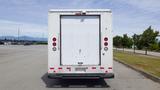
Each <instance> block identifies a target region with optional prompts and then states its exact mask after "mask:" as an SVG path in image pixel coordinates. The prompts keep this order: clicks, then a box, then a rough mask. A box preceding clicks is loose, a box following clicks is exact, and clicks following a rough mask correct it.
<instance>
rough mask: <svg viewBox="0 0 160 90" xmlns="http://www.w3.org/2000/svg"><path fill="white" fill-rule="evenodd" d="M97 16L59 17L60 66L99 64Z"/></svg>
mask: <svg viewBox="0 0 160 90" xmlns="http://www.w3.org/2000/svg"><path fill="white" fill-rule="evenodd" d="M99 19H100V17H99V16H61V63H62V65H79V64H78V63H83V64H82V65H98V64H99V63H100V60H99V59H100V55H99V54H100V52H99V50H100V45H99V44H100V42H99Z"/></svg>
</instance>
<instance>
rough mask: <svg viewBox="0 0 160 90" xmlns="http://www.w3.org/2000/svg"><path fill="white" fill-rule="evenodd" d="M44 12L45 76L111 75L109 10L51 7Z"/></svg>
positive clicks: (100, 76)
mask: <svg viewBox="0 0 160 90" xmlns="http://www.w3.org/2000/svg"><path fill="white" fill-rule="evenodd" d="M48 15H49V18H48V29H49V37H48V77H49V78H62V79H63V78H114V73H113V54H112V48H113V45H112V28H111V24H112V12H111V11H110V10H109V9H52V10H50V11H49V13H48Z"/></svg>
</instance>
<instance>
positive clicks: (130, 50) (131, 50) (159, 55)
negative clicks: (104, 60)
mask: <svg viewBox="0 0 160 90" xmlns="http://www.w3.org/2000/svg"><path fill="white" fill-rule="evenodd" d="M114 49H115V48H114ZM117 50H123V49H122V48H118V49H117ZM124 51H128V52H133V49H126V48H125V49H124ZM135 52H136V53H140V54H145V51H143V50H135ZM147 54H148V55H152V56H157V57H160V53H159V52H151V51H147Z"/></svg>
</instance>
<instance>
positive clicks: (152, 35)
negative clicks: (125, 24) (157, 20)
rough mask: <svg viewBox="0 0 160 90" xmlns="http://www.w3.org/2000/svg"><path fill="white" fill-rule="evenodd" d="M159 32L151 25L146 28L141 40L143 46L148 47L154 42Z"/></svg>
mask: <svg viewBox="0 0 160 90" xmlns="http://www.w3.org/2000/svg"><path fill="white" fill-rule="evenodd" d="M158 34H159V32H158V31H155V32H154V30H153V29H152V28H151V26H149V28H148V29H146V30H145V31H144V32H143V34H142V38H141V42H142V44H143V46H144V47H146V48H148V47H149V46H150V45H151V44H154V43H155V41H156V37H157V36H158Z"/></svg>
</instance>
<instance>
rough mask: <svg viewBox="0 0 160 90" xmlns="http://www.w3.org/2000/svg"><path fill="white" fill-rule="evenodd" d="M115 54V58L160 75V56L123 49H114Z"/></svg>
mask: <svg viewBox="0 0 160 90" xmlns="http://www.w3.org/2000/svg"><path fill="white" fill-rule="evenodd" d="M113 55H114V58H116V59H117V60H119V61H122V62H124V63H126V64H129V65H131V66H133V67H136V68H138V69H140V70H143V71H145V72H147V73H150V74H152V75H155V76H158V77H160V57H153V56H145V55H141V54H133V53H131V52H123V51H114V53H113Z"/></svg>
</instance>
